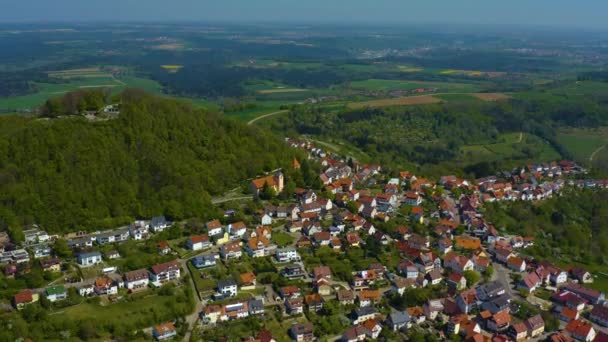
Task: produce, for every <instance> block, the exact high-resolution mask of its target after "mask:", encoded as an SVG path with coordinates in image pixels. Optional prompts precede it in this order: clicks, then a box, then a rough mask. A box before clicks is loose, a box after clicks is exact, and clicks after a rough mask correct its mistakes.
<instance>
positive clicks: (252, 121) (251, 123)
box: [247, 110, 288, 125]
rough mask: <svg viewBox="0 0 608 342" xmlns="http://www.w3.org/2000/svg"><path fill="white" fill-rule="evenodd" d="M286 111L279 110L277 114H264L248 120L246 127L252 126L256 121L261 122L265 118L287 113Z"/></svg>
mask: <svg viewBox="0 0 608 342" xmlns="http://www.w3.org/2000/svg"><path fill="white" fill-rule="evenodd" d="M287 112H288V111H287V110H280V111H278V112H273V113H268V114H264V115H260V116H258V117H257V118H255V119H253V120H250V121H249V122H248V123H247V124H248V125H253V123H254V122H256V121H258V120H262V119H264V118H267V117H269V116H273V115H278V114H282V113H287Z"/></svg>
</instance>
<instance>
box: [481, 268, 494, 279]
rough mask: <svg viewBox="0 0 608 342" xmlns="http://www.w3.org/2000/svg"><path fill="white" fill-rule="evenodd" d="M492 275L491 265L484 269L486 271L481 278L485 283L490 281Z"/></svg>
mask: <svg viewBox="0 0 608 342" xmlns="http://www.w3.org/2000/svg"><path fill="white" fill-rule="evenodd" d="M493 275H494V267H492V266H491V265H490V266H488V267H486V269H485V270H484V271H483V278H484V280H485V281H486V282H487V281H489V280H490V279H492V276H493Z"/></svg>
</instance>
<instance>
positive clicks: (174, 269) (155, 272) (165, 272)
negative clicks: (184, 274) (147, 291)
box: [150, 260, 180, 286]
mask: <svg viewBox="0 0 608 342" xmlns="http://www.w3.org/2000/svg"><path fill="white" fill-rule="evenodd" d="M179 276H180V265H179V262H177V260H174V261H169V262H166V263H164V264H159V265H154V266H152V270H151V271H150V281H151V282H152V284H154V285H155V286H161V285H162V284H164V283H166V282H169V281H172V280H176V279H179Z"/></svg>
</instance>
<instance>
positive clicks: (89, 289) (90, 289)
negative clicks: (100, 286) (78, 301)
mask: <svg viewBox="0 0 608 342" xmlns="http://www.w3.org/2000/svg"><path fill="white" fill-rule="evenodd" d="M93 293H95V287H94V286H93V285H91V284H89V285H85V286H82V287H80V288H78V294H79V295H81V296H82V297H86V296H89V295H91V294H93Z"/></svg>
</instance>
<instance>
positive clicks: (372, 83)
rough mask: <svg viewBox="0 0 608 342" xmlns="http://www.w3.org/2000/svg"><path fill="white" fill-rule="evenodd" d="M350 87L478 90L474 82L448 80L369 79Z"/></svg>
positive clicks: (467, 91)
mask: <svg viewBox="0 0 608 342" xmlns="http://www.w3.org/2000/svg"><path fill="white" fill-rule="evenodd" d="M351 87H352V88H353V89H356V90H368V91H392V90H412V89H417V88H437V91H438V92H460V93H473V92H477V91H479V90H480V87H479V86H478V85H476V84H474V83H449V82H426V81H410V80H403V81H401V80H383V79H370V80H365V81H355V82H352V83H351Z"/></svg>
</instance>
